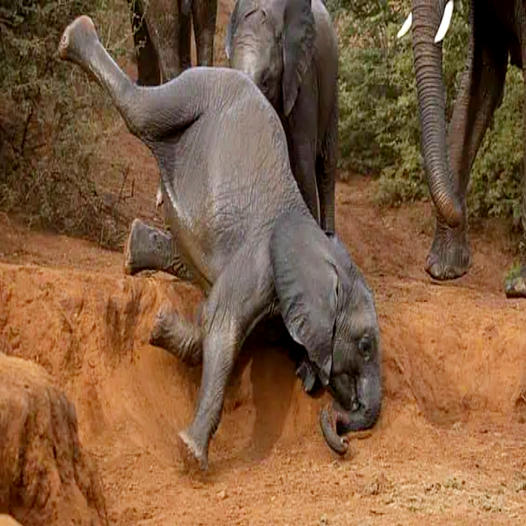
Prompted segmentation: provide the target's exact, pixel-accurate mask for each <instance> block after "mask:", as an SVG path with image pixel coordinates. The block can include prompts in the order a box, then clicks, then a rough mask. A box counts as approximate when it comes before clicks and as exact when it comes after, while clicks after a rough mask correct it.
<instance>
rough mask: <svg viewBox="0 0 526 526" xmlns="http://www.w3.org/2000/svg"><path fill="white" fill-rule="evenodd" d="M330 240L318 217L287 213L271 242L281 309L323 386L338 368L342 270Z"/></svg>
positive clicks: (286, 322) (293, 335) (275, 230)
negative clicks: (334, 352)
mask: <svg viewBox="0 0 526 526" xmlns="http://www.w3.org/2000/svg"><path fill="white" fill-rule="evenodd" d="M329 243H330V241H329V240H328V239H327V238H326V236H325V234H324V233H323V232H322V230H321V229H320V228H319V226H318V225H317V224H316V222H315V221H314V219H313V218H311V217H307V216H301V215H299V214H292V213H291V214H284V215H283V216H281V217H280V218H279V219H278V221H277V223H276V226H275V227H274V231H273V233H272V237H271V241H270V257H271V262H272V272H273V275H274V284H275V287H276V293H277V296H278V299H279V309H280V312H281V315H282V317H283V320H284V322H285V326H286V327H287V330H288V332H289V334H290V335H291V336H292V338H293V339H294V340H295V341H296V342H297V343H299V344H300V345H302V346H303V347H305V349H306V350H307V354H308V357H309V360H310V362H311V363H313V364H314V365H315V366H316V368H317V369H318V376H319V378H320V380H321V383H322V384H323V386H326V385H327V384H328V383H329V377H330V374H331V368H332V345H333V333H334V324H335V321H336V314H337V307H338V274H337V271H336V267H335V265H334V263H333V261H332V258H331V256H330V253H329Z"/></svg>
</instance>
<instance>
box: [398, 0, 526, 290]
mask: <svg viewBox="0 0 526 526" xmlns="http://www.w3.org/2000/svg"><path fill="white" fill-rule="evenodd" d="M452 13H453V1H452V0H449V1H446V0H413V9H412V13H411V15H410V18H408V20H407V21H406V24H405V28H404V29H408V28H409V25H410V24H412V33H413V52H414V62H415V72H416V82H417V90H418V102H419V108H420V121H421V128H422V149H423V155H424V162H425V168H426V173H427V179H428V184H429V189H430V191H431V196H432V198H433V201H434V203H435V207H436V230H435V237H434V240H433V244H432V246H431V251H430V253H429V255H428V257H427V263H426V270H427V272H428V273H429V274H430V275H431V276H432V277H433V278H436V279H439V280H447V279H454V278H458V277H460V276H462V275H463V274H465V273H466V272H467V271H468V268H469V266H470V264H471V252H470V247H469V244H468V239H467V232H466V230H467V214H466V191H467V186H468V182H469V176H470V172H471V167H472V165H473V161H474V159H475V155H476V154H477V151H478V149H479V146H480V143H481V141H482V139H483V137H484V133H485V132H486V130H487V128H488V125H489V124H490V122H491V119H492V117H493V114H494V112H495V110H496V108H497V107H498V106H499V105H500V103H501V101H502V95H503V91H504V80H505V77H506V70H507V67H508V62H509V59H511V63H512V64H514V65H516V66H518V67H520V68H523V65H524V64H525V62H524V59H525V58H526V26H525V24H524V21H525V20H526V9H525V5H524V2H523V1H519V0H499V1H497V0H471V12H470V23H471V37H470V42H469V51H468V61H467V67H466V70H465V72H464V75H463V78H462V83H461V88H460V92H459V94H458V96H457V99H456V101H455V105H454V110H453V116H452V119H451V122H450V124H449V130H448V134H447V139H446V119H445V100H446V96H445V89H444V83H443V78H442V45H441V40H442V39H443V38H444V35H445V33H446V31H447V28H448V26H449V22H450V20H451V16H452ZM402 32H403V31H402ZM523 188H524V186H523ZM522 224H523V229H525V230H526V190H523V206H522ZM524 257H525V255H524V254H523V261H522V263H523V265H522V269H521V275H522V277H521V278H518V280H509V281H508V282H507V284H506V290H507V293H508V295H521V294H522V295H524V296H526V287H524V278H525V277H526V266H525V263H526V259H524ZM518 288H521V289H522V292H520V291H519V290H518Z"/></svg>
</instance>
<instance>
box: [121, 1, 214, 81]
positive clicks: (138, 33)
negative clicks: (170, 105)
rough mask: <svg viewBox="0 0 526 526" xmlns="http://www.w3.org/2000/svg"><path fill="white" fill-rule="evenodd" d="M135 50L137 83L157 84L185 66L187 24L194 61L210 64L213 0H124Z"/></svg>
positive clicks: (186, 60)
mask: <svg viewBox="0 0 526 526" xmlns="http://www.w3.org/2000/svg"><path fill="white" fill-rule="evenodd" d="M128 3H129V4H130V9H131V17H132V29H133V38H134V43H135V48H136V53H137V68H138V73H139V78H138V83H139V84H140V85H143V86H157V85H158V84H162V83H163V82H167V81H169V80H171V79H173V78H175V77H177V75H179V74H180V73H181V72H182V71H183V70H185V69H186V68H189V67H190V65H191V62H190V38H191V24H192V21H193V24H194V33H195V40H196V51H197V63H198V65H199V66H211V65H212V64H213V53H214V32H215V26H216V13H217V0H148V1H147V2H146V3H145V2H144V1H143V0H128Z"/></svg>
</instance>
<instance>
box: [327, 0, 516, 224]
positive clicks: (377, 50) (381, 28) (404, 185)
mask: <svg viewBox="0 0 526 526" xmlns="http://www.w3.org/2000/svg"><path fill="white" fill-rule="evenodd" d="M410 4H411V2H409V1H408V0H400V1H399V2H389V3H387V2H386V1H384V0H367V1H365V0H360V1H356V0H353V1H351V0H331V1H330V2H329V6H330V8H331V10H332V12H333V16H334V18H335V20H336V23H337V27H338V33H339V41H340V79H339V84H340V86H339V88H340V150H341V166H342V168H344V169H347V170H350V171H355V172H360V173H370V174H372V175H376V176H378V177H379V187H378V188H379V190H378V198H379V201H380V202H381V203H384V204H398V203H400V202H403V201H410V200H414V199H421V198H423V197H425V196H426V195H428V192H427V187H426V184H425V174H424V171H423V168H422V166H423V163H422V160H421V154H420V126H419V121H418V105H417V95H416V82H415V76H414V70H413V55H412V48H411V37H410V34H409V35H407V36H406V37H405V38H403V39H402V40H397V39H396V33H397V32H398V30H399V29H400V27H401V25H402V23H403V21H404V19H405V17H406V15H407V14H408V13H409V11H410ZM468 4H469V2H455V7H456V10H455V16H454V17H453V23H452V26H451V28H450V30H449V32H448V35H447V38H446V39H445V43H444V82H445V85H446V90H447V101H448V108H447V118H448V119H449V117H450V115H451V111H452V104H453V102H454V97H455V95H456V92H457V89H458V86H459V83H460V78H461V74H462V71H463V70H464V67H465V60H466V50H467V42H468V37H469V31H470V27H469V23H468V9H469V6H468ZM522 98H523V83H522V77H521V74H520V71H518V70H517V69H516V68H510V70H509V72H508V76H507V82H506V93H505V97H504V101H503V104H502V106H501V108H500V109H499V110H498V112H497V113H496V116H495V119H494V125H493V127H492V129H491V130H489V131H488V133H487V134H486V137H485V140H484V141H483V144H482V147H481V149H480V151H479V154H478V156H477V160H476V162H475V164H474V167H473V172H472V177H471V190H470V194H469V208H470V213H471V214H472V215H475V216H479V217H484V216H508V215H510V214H513V216H514V217H517V216H518V214H519V212H520V180H521V173H522V155H523V147H522Z"/></svg>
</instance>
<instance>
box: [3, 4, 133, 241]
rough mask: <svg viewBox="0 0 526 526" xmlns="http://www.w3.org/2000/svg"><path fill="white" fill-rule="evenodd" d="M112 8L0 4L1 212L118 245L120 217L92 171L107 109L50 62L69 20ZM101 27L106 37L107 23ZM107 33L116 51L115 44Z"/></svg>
mask: <svg viewBox="0 0 526 526" xmlns="http://www.w3.org/2000/svg"><path fill="white" fill-rule="evenodd" d="M123 4H124V10H123V13H122V14H120V18H121V19H122V20H123V23H124V22H126V23H127V24H126V27H127V25H128V23H129V21H128V20H127V12H126V4H125V3H124V2H123ZM112 9H114V6H113V3H112V2H110V1H109V0H91V1H90V0H56V1H50V0H16V1H9V2H4V1H1V2H0V71H2V75H0V93H1V95H0V209H1V210H3V211H5V212H9V213H14V214H17V215H19V216H20V217H21V218H23V219H24V220H25V221H27V222H28V223H30V224H37V225H39V226H42V227H45V228H50V229H53V230H55V231H59V232H67V233H70V234H77V235H82V236H86V237H90V238H92V239H97V240H99V241H100V242H102V243H103V244H105V245H113V244H115V243H116V242H117V238H118V234H119V228H120V226H119V217H118V213H117V211H116V209H115V207H114V206H108V204H107V203H105V199H104V196H102V195H99V193H98V192H97V189H96V187H95V184H94V183H93V181H92V177H91V174H92V173H94V171H95V170H97V168H98V159H99V153H98V152H99V151H100V149H101V148H102V145H103V141H104V138H105V136H104V134H105V127H104V123H105V118H106V120H107V117H105V116H107V115H108V114H109V111H110V109H109V106H108V103H107V102H106V99H105V98H104V97H103V96H102V94H101V92H100V90H96V89H93V85H91V86H88V84H89V81H88V80H87V78H86V75H84V74H82V73H81V72H80V71H79V70H78V69H77V68H72V67H71V66H68V65H65V64H64V63H62V62H60V61H59V60H57V57H56V49H57V45H58V42H59V39H60V36H61V34H62V31H63V30H64V28H65V26H66V24H67V23H69V22H70V21H72V20H73V19H74V18H75V17H76V16H78V15H79V14H89V15H91V16H92V17H94V18H95V20H97V18H99V17H102V16H103V15H104V16H110V17H111V16H113V14H112ZM115 20H119V17H118V16H115ZM116 23H117V22H116ZM105 27H107V28H108V35H109V32H110V30H111V28H112V24H111V23H110V24H105ZM121 34H122V32H121ZM108 35H106V37H107V40H106V41H105V44H106V45H107V44H111V45H113V48H114V49H113V52H114V53H115V52H116V51H118V49H117V48H118V46H120V44H122V42H120V43H117V44H115V43H114V42H113V41H112V40H110V38H111V35H110V36H109V37H108ZM94 113H95V114H94ZM97 117H98V118H97ZM117 169H118V167H117Z"/></svg>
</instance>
